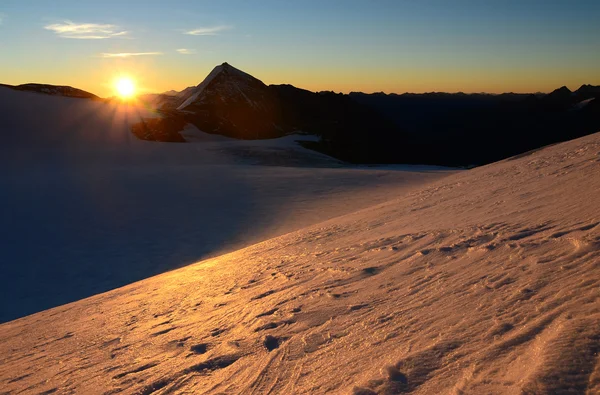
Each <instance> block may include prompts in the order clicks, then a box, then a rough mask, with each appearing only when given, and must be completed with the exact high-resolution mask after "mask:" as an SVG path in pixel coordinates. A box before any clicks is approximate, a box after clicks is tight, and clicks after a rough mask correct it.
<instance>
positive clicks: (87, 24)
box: [0, 0, 600, 97]
mask: <svg viewBox="0 0 600 395" xmlns="http://www.w3.org/2000/svg"><path fill="white" fill-rule="evenodd" d="M599 21H600V1H598V0H570V1H566V0H565V1H556V0H545V1H539V0H518V1H516V0H477V1H476V0H453V1H449V0H318V1H313V0H302V1H287V0H260V1H258V0H257V1H252V0H227V1H215V0H211V1H205V0H194V1H183V0H182V1H177V0H171V1H165V0H160V1H154V0H140V1H136V0H127V1H125V0H119V1H114V0H102V1H100V0H96V1H86V0H77V1H67V0H53V1H47V0H37V1H36V0H0V82H1V83H7V84H22V83H27V82H40V83H49V84H56V85H71V86H74V87H77V88H80V89H84V90H87V91H90V92H92V93H95V94H97V95H99V96H103V97H107V96H111V95H113V94H114V81H115V79H116V78H118V77H119V76H123V75H125V76H130V77H131V78H133V79H134V80H135V81H136V84H137V86H138V89H139V90H140V91H143V92H163V91H167V90H171V89H175V90H181V89H184V88H185V87H188V86H191V85H197V84H198V83H200V82H201V81H202V80H203V79H204V77H205V76H206V75H207V74H208V73H209V72H210V71H211V70H212V68H213V67H215V66H216V65H218V64H221V63H223V62H228V63H230V64H231V65H233V66H235V67H237V68H239V69H241V70H244V71H246V72H248V73H250V74H252V75H254V76H255V77H257V78H259V79H261V80H262V81H263V82H265V83H267V84H280V83H289V84H292V85H295V86H297V87H300V88H305V89H310V90H313V91H321V90H332V91H336V92H345V93H347V92H351V91H363V92H380V91H383V92H386V93H391V92H395V93H403V92H431V91H438V92H439V91H444V92H458V91H462V92H490V93H500V92H549V91H551V90H553V89H555V88H558V87H560V86H563V85H566V86H568V87H569V88H571V89H577V88H578V87H579V86H580V85H582V84H584V83H589V84H597V85H600V39H599V37H600V22H599Z"/></svg>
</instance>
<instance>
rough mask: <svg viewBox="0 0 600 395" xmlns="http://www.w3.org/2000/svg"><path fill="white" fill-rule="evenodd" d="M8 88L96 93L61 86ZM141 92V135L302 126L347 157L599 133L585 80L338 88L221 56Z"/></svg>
mask: <svg viewBox="0 0 600 395" xmlns="http://www.w3.org/2000/svg"><path fill="white" fill-rule="evenodd" d="M8 87H9V88H11V89H17V90H28V91H34V92H39V93H45V94H52V95H61V96H70V97H80V98H92V99H98V97H97V96H95V95H93V94H91V93H88V92H85V91H82V90H79V89H75V88H72V87H68V86H53V85H43V84H25V85H19V86H8ZM140 99H141V100H142V101H144V102H147V103H148V104H149V105H151V106H153V107H155V108H158V109H160V111H161V112H162V114H163V119H162V120H156V119H154V120H145V121H144V122H142V123H140V124H138V125H135V126H134V127H133V130H132V131H133V133H134V134H135V135H136V136H137V137H139V138H141V139H144V140H153V141H165V142H185V139H184V138H183V137H182V136H181V135H180V134H179V131H181V130H182V129H183V128H184V127H185V124H187V123H192V124H194V125H195V126H197V127H198V128H199V129H200V130H202V131H204V132H207V133H214V134H220V135H224V136H228V137H233V138H238V139H266V138H274V137H280V136H284V135H287V134H291V133H307V134H314V135H318V136H321V140H320V141H319V142H304V143H303V144H304V145H305V147H307V148H311V149H314V150H316V151H320V152H323V153H325V154H328V155H331V156H333V157H335V158H338V159H341V160H345V161H348V162H354V163H414V164H432V165H446V166H476V165H482V164H486V163H490V162H494V161H497V160H500V159H503V158H507V157H509V156H513V155H517V154H520V153H523V152H525V151H529V150H532V149H535V148H539V147H541V146H544V145H548V144H552V143H556V142H560V141H565V140H570V139H573V138H577V137H581V136H584V135H587V134H591V133H595V132H597V131H599V130H600V86H592V85H583V86H581V87H580V88H579V89H577V90H576V91H574V92H572V91H570V90H569V89H568V88H567V87H562V88H559V89H557V90H555V91H553V92H552V93H549V94H514V93H505V94H501V95H490V94H464V93H456V94H448V93H425V94H402V95H396V94H389V95H387V94H383V93H374V94H364V93H354V92H353V93H350V94H349V95H344V94H336V93H333V92H317V93H314V92H310V91H307V90H304V89H299V88H296V87H294V86H292V85H265V84H264V83H263V82H262V81H260V80H259V79H256V78H254V77H253V76H251V75H249V74H247V73H245V72H243V71H241V70H238V69H236V68H235V67H233V66H231V65H229V64H227V63H223V64H222V65H219V66H217V67H215V69H214V70H213V71H212V72H211V73H210V74H209V75H208V76H207V77H206V78H205V79H204V81H202V82H201V83H200V84H199V85H198V86H191V87H189V88H186V89H184V90H183V91H181V92H175V91H169V92H165V93H163V94H157V95H143V96H141V97H140Z"/></svg>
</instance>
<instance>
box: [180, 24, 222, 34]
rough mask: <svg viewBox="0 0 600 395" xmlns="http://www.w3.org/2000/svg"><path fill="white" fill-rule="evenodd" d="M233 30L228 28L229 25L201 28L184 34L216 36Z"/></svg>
mask: <svg viewBox="0 0 600 395" xmlns="http://www.w3.org/2000/svg"><path fill="white" fill-rule="evenodd" d="M231 29H233V26H227V25H221V26H211V27H199V28H197V29H194V30H190V31H187V32H184V34H188V35H190V36H216V35H218V34H219V33H221V32H224V31H226V30H231Z"/></svg>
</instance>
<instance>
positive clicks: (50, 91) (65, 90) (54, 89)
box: [0, 84, 101, 100]
mask: <svg viewBox="0 0 600 395" xmlns="http://www.w3.org/2000/svg"><path fill="white" fill-rule="evenodd" d="M0 86H3V87H6V88H10V89H14V90H17V91H29V92H36V93H43V94H46V95H54V96H66V97H75V98H80V99H94V100H101V99H100V98H99V97H98V96H96V95H94V94H93V93H90V92H86V91H84V90H81V89H77V88H73V87H71V86H60V85H49V84H23V85H7V84H0Z"/></svg>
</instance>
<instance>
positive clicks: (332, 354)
mask: <svg viewBox="0 0 600 395" xmlns="http://www.w3.org/2000/svg"><path fill="white" fill-rule="evenodd" d="M598 191H600V134H595V135H591V136H587V137H584V138H581V139H578V140H574V141H571V142H567V143H563V144H558V145H554V146H552V147H547V148H545V149H541V150H538V151H535V152H530V153H527V154H523V155H520V156H519V157H516V158H512V159H509V160H505V161H502V162H499V163H495V164H492V165H489V166H485V167H481V168H477V169H474V170H471V171H468V172H461V173H458V174H454V175H451V176H449V177H446V178H443V179H441V180H438V181H436V182H434V183H432V184H430V185H427V186H424V187H421V188H418V189H416V190H413V191H411V192H409V193H398V194H397V195H395V198H392V196H390V198H391V200H390V201H388V202H386V203H383V204H379V205H376V206H374V207H371V208H367V209H364V210H361V211H357V212H354V213H352V214H348V215H346V216H343V217H340V218H335V219H331V220H328V221H325V222H322V223H320V224H317V225H314V226H311V227H308V228H305V229H301V230H298V231H296V232H292V233H289V234H286V235H283V236H281V237H277V238H274V239H270V240H268V241H265V242H262V243H259V244H256V245H253V246H251V247H248V248H245V249H242V250H239V251H236V252H233V253H229V254H226V255H222V256H219V257H215V258H212V259H208V260H205V261H202V262H199V263H196V264H194V265H190V266H187V267H185V268H182V269H178V270H175V271H171V272H168V273H164V274H161V275H159V276H156V277H152V278H149V279H146V280H143V281H140V282H137V283H134V284H131V285H128V286H125V287H123V288H120V289H117V290H114V291H111V292H107V293H104V294H101V295H97V296H93V297H91V298H88V299H85V300H82V301H78V302H75V303H72V304H69V305H65V306H61V307H57V308H54V309H51V310H48V311H44V312H41V313H38V314H35V315H33V316H30V317H26V318H23V319H19V320H16V321H13V322H9V323H5V324H2V325H0V386H1V387H2V388H3V389H4V391H7V392H9V393H40V392H44V393H64V394H69V393H86V394H114V393H131V394H133V393H135V394H146V395H147V394H166V393H245V394H253V393H254V394H262V393H282V394H283V393H285V394H288V393H340V394H350V393H353V394H373V393H379V394H390V393H404V392H410V393H415V394H442V393H450V394H492V393H493V394H515V393H524V394H558V393H580V394H597V393H599V392H600V364H599V357H598V352H599V350H600V212H599V211H598V207H600V194H599V193H598Z"/></svg>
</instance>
